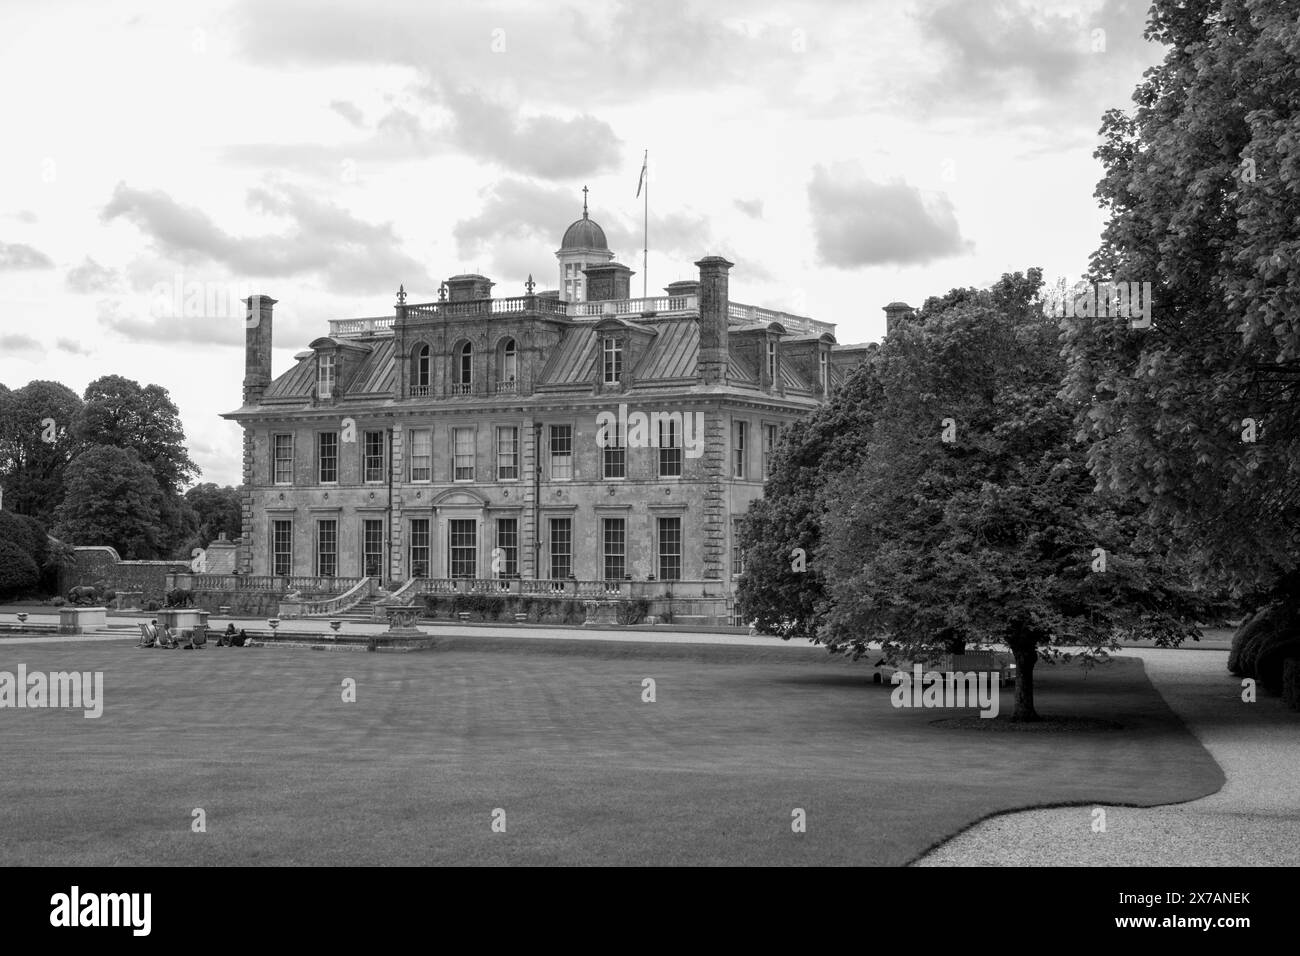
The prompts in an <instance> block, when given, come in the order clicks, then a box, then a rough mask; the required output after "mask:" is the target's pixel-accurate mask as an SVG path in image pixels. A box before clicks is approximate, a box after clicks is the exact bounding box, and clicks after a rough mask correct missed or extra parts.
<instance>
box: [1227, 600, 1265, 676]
mask: <svg viewBox="0 0 1300 956" xmlns="http://www.w3.org/2000/svg"><path fill="white" fill-rule="evenodd" d="M1267 616H1268V615H1267V608H1264V609H1261V610H1258V611H1256V612H1255V613H1254V614H1252V615H1250V616H1249V617H1247V618H1246V619H1245V620H1244V621H1242V622H1241V625H1240V626H1239V627H1238V628H1237V631H1236V633H1235V634H1233V635H1232V648H1231V649H1230V650H1229V651H1228V673H1230V674H1235V675H1236V676H1237V677H1245V676H1246V671H1245V670H1244V669H1243V668H1242V666H1241V651H1242V648H1244V647H1245V646H1246V644H1247V642H1249V641H1251V640H1254V638H1255V635H1256V634H1258V633H1259V631H1260V628H1261V627H1262V626H1263V622H1264V621H1265V620H1266V619H1267Z"/></svg>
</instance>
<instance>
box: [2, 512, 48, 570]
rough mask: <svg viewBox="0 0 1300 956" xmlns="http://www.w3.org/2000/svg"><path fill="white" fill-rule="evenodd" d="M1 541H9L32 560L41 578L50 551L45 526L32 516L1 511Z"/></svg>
mask: <svg viewBox="0 0 1300 956" xmlns="http://www.w3.org/2000/svg"><path fill="white" fill-rule="evenodd" d="M0 541H8V542H9V543H10V544H13V545H14V546H15V547H17V548H18V550H20V551H22V552H23V553H24V554H26V555H27V556H28V557H29V558H31V559H32V561H33V563H35V565H36V571H37V575H38V576H39V574H40V569H41V566H42V565H44V564H45V558H46V555H47V554H48V553H49V550H50V543H49V538H48V537H46V534H45V526H44V525H42V524H41V523H40V522H39V521H37V520H36V519H35V518H33V517H31V516H30V515H20V514H14V513H13V512H12V511H0Z"/></svg>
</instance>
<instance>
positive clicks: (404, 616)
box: [384, 604, 425, 637]
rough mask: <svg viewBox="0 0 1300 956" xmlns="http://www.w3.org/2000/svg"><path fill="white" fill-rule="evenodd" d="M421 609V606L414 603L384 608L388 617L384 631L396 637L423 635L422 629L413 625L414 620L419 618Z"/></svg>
mask: <svg viewBox="0 0 1300 956" xmlns="http://www.w3.org/2000/svg"><path fill="white" fill-rule="evenodd" d="M421 611H423V608H421V607H417V606H416V605H414V604H410V605H404V606H397V607H393V606H389V607H386V608H384V613H385V615H387V617H388V630H387V632H386V633H387V634H389V635H395V636H397V637H424V636H425V634H424V631H422V630H420V629H419V628H418V627H416V626H415V622H416V621H418V620H419V619H420V613H421Z"/></svg>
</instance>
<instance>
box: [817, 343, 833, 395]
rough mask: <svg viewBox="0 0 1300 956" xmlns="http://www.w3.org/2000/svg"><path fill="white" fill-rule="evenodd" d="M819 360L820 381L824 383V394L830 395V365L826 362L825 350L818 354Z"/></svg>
mask: <svg viewBox="0 0 1300 956" xmlns="http://www.w3.org/2000/svg"><path fill="white" fill-rule="evenodd" d="M818 359H819V360H820V362H821V365H820V368H819V374H818V379H819V380H820V381H821V383H822V394H823V395H829V394H830V391H831V376H830V365H829V364H828V363H827V361H826V351H825V350H824V349H823V350H822V351H821V352H820V353H819V354H818Z"/></svg>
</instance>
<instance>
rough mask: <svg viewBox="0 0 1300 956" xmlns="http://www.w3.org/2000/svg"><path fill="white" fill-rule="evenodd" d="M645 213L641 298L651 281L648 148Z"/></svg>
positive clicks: (643, 221)
mask: <svg viewBox="0 0 1300 956" xmlns="http://www.w3.org/2000/svg"><path fill="white" fill-rule="evenodd" d="M644 165H645V171H646V172H645V213H644V215H643V218H642V220H641V221H642V225H643V227H644V232H643V234H642V241H643V243H644V246H643V248H642V249H641V298H643V299H644V298H645V297H646V296H647V295H649V292H648V291H647V289H648V288H649V283H650V151H649V150H646V154H645V163H644Z"/></svg>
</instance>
